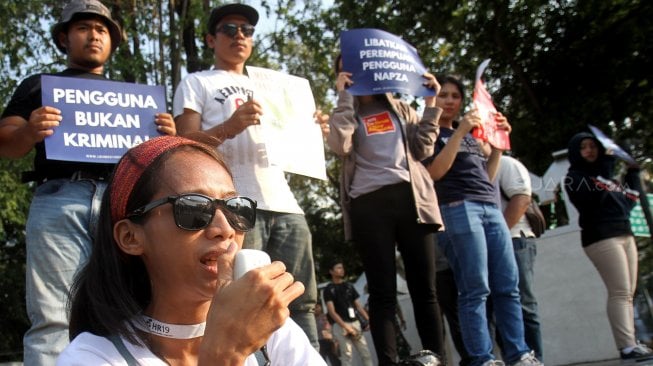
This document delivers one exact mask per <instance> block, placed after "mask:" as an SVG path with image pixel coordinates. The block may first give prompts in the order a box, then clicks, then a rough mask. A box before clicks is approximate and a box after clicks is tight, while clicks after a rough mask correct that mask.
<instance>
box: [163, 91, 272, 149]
mask: <svg viewBox="0 0 653 366" xmlns="http://www.w3.org/2000/svg"><path fill="white" fill-rule="evenodd" d="M261 114H263V109H262V108H261V105H260V104H259V103H258V102H256V101H254V100H250V101H247V102H245V103H244V104H243V105H241V106H240V107H239V108H238V109H236V111H235V112H234V113H233V114H232V115H231V117H229V119H227V120H226V121H224V122H222V123H220V124H218V125H215V126H213V127H211V128H209V129H208V130H205V131H204V132H205V133H207V134H209V135H211V136H213V137H216V138H217V139H218V140H220V141H224V140H226V139H232V138H234V137H236V135H238V134H239V133H241V132H243V131H244V130H245V129H246V128H247V127H249V126H252V125H257V124H260V123H261V122H260V117H261ZM175 123H176V125H177V133H178V134H179V135H181V136H183V135H187V134H189V133H192V132H197V131H200V130H201V129H202V115H201V114H200V113H199V112H197V111H194V110H192V109H188V108H184V112H183V113H182V114H180V115H178V116H177V117H175Z"/></svg>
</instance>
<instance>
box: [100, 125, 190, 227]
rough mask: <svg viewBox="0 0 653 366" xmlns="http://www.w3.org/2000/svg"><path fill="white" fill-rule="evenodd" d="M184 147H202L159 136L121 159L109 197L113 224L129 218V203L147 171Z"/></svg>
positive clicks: (187, 140) (185, 139)
mask: <svg viewBox="0 0 653 366" xmlns="http://www.w3.org/2000/svg"><path fill="white" fill-rule="evenodd" d="M182 145H190V146H202V144H201V143H199V142H197V141H193V140H189V139H187V138H183V137H179V136H168V135H166V136H159V137H155V138H153V139H150V140H148V141H145V142H143V143H142V144H140V145H138V146H136V147H133V148H131V149H130V150H129V151H127V153H126V154H125V156H123V157H122V159H120V161H119V162H118V166H116V170H115V171H114V173H113V181H112V183H111V187H110V196H109V202H110V204H111V222H112V223H113V224H115V223H116V222H118V221H119V220H122V219H124V218H125V217H126V216H127V212H125V211H126V210H127V201H129V197H130V196H131V194H132V190H133V189H134V186H135V185H136V183H137V182H138V181H139V180H140V179H141V175H143V172H144V171H145V169H147V168H148V167H149V166H150V165H151V164H152V162H154V160H156V159H157V158H158V157H159V156H161V155H162V154H163V153H165V152H166V151H168V150H170V149H174V148H176V147H179V146H182Z"/></svg>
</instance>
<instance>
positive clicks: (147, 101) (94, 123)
mask: <svg viewBox="0 0 653 366" xmlns="http://www.w3.org/2000/svg"><path fill="white" fill-rule="evenodd" d="M41 97H42V103H43V105H47V106H51V107H55V108H57V109H59V110H60V111H61V116H62V121H61V123H60V125H59V127H57V128H56V129H55V130H54V134H53V135H52V136H49V137H48V138H46V139H45V152H46V155H47V158H48V159H51V160H66V161H79V162H92V163H115V162H117V161H118V160H119V159H120V157H121V156H122V155H123V154H124V153H125V152H126V151H127V150H128V149H129V148H131V147H132V146H135V145H138V144H140V143H141V142H143V141H147V140H149V139H150V138H153V137H156V136H159V135H160V133H159V132H158V131H157V128H156V127H157V126H156V124H155V123H154V118H155V115H156V114H157V113H163V112H165V111H166V104H165V91H164V89H163V87H162V86H149V85H141V84H132V83H121V82H117V81H109V80H90V79H81V78H70V77H59V76H52V75H42V76H41Z"/></svg>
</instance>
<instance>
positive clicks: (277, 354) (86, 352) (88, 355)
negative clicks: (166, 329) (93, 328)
mask: <svg viewBox="0 0 653 366" xmlns="http://www.w3.org/2000/svg"><path fill="white" fill-rule="evenodd" d="M122 341H123V343H124V344H125V347H126V348H127V350H128V351H129V353H131V355H132V356H134V358H135V359H136V361H138V363H139V364H140V365H141V366H167V365H168V364H167V363H166V362H165V361H163V360H161V359H160V358H158V357H157V356H156V355H154V354H153V353H152V352H151V351H150V350H149V349H148V348H145V347H143V346H140V345H134V344H131V343H129V342H128V341H127V340H126V339H124V338H123V339H122ZM267 347H268V355H269V356H270V362H271V364H272V366H306V365H319V366H326V363H325V362H324V359H323V358H322V356H320V354H319V353H318V352H317V351H316V350H315V349H314V348H313V347H312V346H311V344H310V343H309V341H308V338H306V335H305V334H304V332H303V331H302V329H301V328H299V326H298V325H297V324H296V323H295V322H294V321H292V319H288V320H286V323H285V324H284V326H283V327H281V328H280V329H279V330H277V331H276V332H274V333H273V334H272V337H270V339H269V340H268V343H267ZM99 365H102V366H127V361H125V359H124V358H123V356H122V355H121V354H120V352H118V350H117V349H116V347H115V346H114V345H113V343H111V341H110V340H109V339H107V338H104V337H98V336H96V335H93V334H91V333H86V332H84V333H81V334H80V335H78V336H77V337H75V339H74V340H73V341H72V342H71V343H70V344H69V345H68V346H67V347H66V348H65V349H64V350H63V352H62V353H61V354H60V355H59V358H58V359H57V366H99ZM245 366H258V362H257V361H256V357H255V356H254V355H251V356H249V357H248V358H247V360H246V361H245Z"/></svg>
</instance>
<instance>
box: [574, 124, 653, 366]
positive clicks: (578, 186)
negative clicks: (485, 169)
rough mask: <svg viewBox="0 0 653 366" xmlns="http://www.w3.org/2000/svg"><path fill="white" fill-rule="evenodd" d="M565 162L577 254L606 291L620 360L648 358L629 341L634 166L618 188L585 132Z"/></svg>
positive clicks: (610, 163)
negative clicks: (574, 216) (578, 233)
mask: <svg viewBox="0 0 653 366" xmlns="http://www.w3.org/2000/svg"><path fill="white" fill-rule="evenodd" d="M568 159H569V164H570V166H569V171H568V172H567V176H566V178H565V190H566V191H567V194H569V199H570V200H571V203H573V204H574V206H575V207H576V209H577V210H578V213H579V217H578V225H579V226H580V227H581V243H582V246H583V250H584V251H585V254H587V257H588V258H589V259H590V260H591V261H592V263H593V264H594V266H595V267H596V269H597V270H598V272H599V274H600V275H601V279H603V282H604V283H605V287H606V288H607V290H608V306H607V309H608V320H609V321H610V327H611V328H612V335H613V336H614V340H615V343H616V346H617V349H619V353H620V356H621V359H623V360H628V359H636V358H646V357H653V351H652V350H651V349H650V348H649V347H647V346H646V345H643V344H640V343H638V342H637V339H636V338H635V324H634V314H633V296H634V295H635V288H636V287H637V265H638V256H637V244H636V243H635V237H634V236H633V232H632V231H631V228H630V211H631V210H632V209H633V207H635V204H636V202H637V199H638V197H639V193H638V192H637V191H634V190H632V188H635V187H640V186H641V184H640V182H639V179H640V178H639V166H638V165H637V164H636V163H634V162H631V163H629V165H628V172H627V173H626V176H625V179H624V184H621V182H618V181H614V180H613V179H612V176H613V173H614V171H613V170H614V169H613V168H614V163H615V161H614V157H613V156H609V155H607V154H606V149H605V147H603V145H602V144H601V143H600V142H599V140H598V139H597V138H596V137H594V135H592V134H589V133H587V132H581V133H578V134H576V135H575V136H574V137H572V139H571V141H569V147H568ZM627 187H630V188H631V189H628V188H627Z"/></svg>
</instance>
